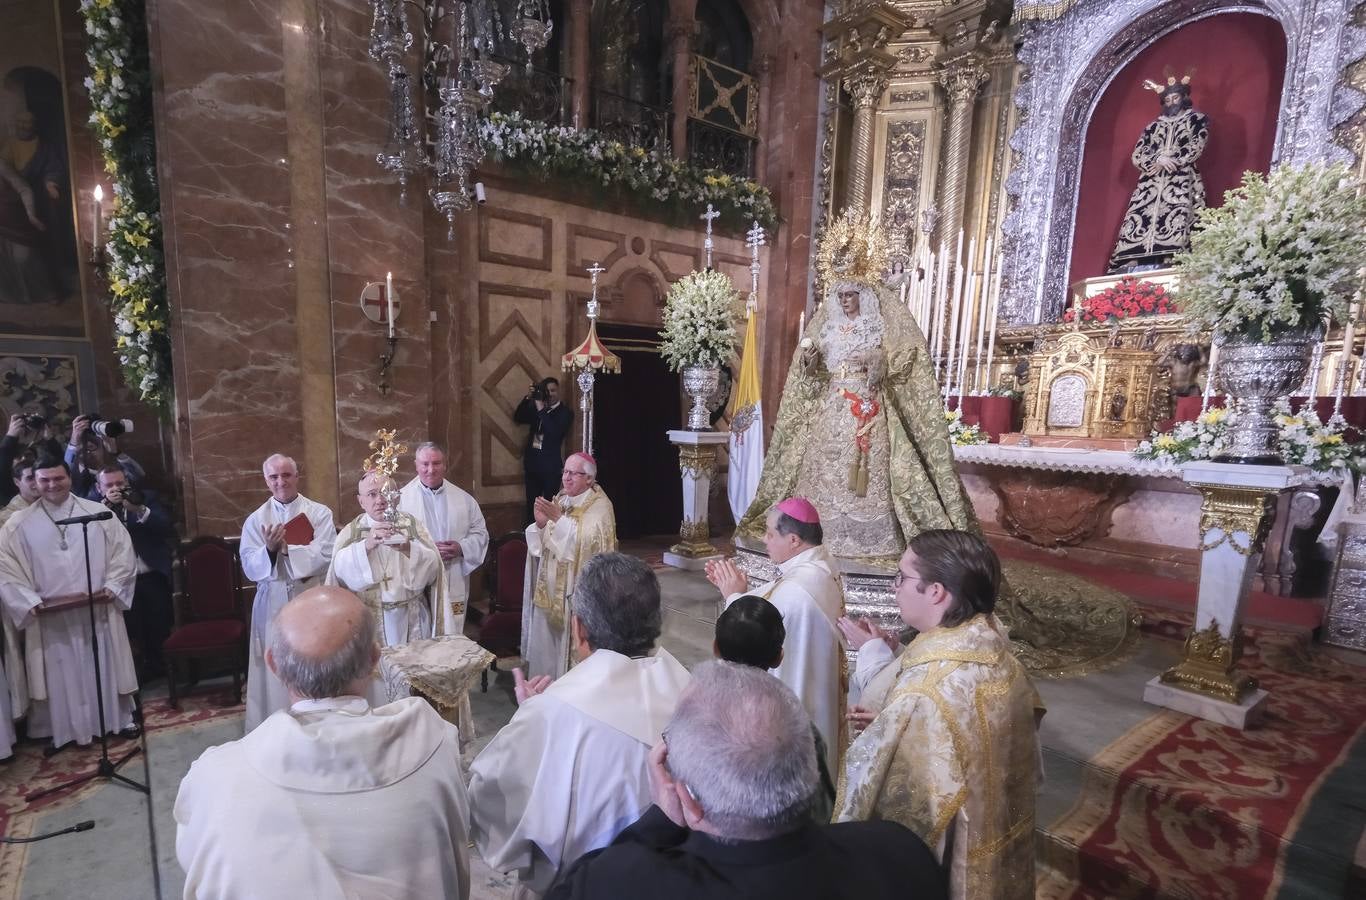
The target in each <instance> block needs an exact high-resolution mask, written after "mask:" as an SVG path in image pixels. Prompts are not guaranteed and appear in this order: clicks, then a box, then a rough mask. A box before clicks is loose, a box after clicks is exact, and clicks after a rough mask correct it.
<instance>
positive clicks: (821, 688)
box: [707, 497, 846, 757]
mask: <svg viewBox="0 0 1366 900" xmlns="http://www.w3.org/2000/svg"><path fill="white" fill-rule="evenodd" d="M823 538H824V535H823V534H822V532H821V519H820V516H819V515H818V514H817V512H816V508H815V507H814V506H812V505H811V503H810V501H808V500H806V499H804V498H802V497H789V498H788V499H786V500H784V501H782V502H781V503H779V504H778V505H777V506H775V507H774V508H773V509H772V510H770V511H769V514H768V521H767V523H766V527H765V530H764V547H765V548H766V549H767V551H768V556H769V559H771V560H772V561H773V562H774V563H775V564H777V566H778V577H777V578H775V579H774V580H773V581H769V582H765V583H764V584H762V585H760V586H759V587H757V588H755V589H753V590H749V589H748V580H747V579H746V578H745V574H744V573H743V572H741V571H740V569H739V567H738V566H736V565H735V563H734V562H732V561H730V560H717V561H715V562H711V563H708V564H707V579H708V580H709V581H711V583H712V584H714V585H716V587H717V588H718V589H720V591H721V594H722V595H723V596H724V597H725V598H726V604H727V605H729V604H731V603H733V602H735V601H736V600H738V599H739V598H740V597H742V596H744V595H745V594H753V595H755V596H757V597H763V598H764V599H765V600H767V601H768V602H770V603H772V604H773V605H774V606H776V607H778V611H779V612H781V613H782V614H783V627H784V628H785V629H786V630H787V638H786V639H785V640H784V641H783V660H782V662H781V663H779V664H778V666H777V667H775V668H774V669H773V670H772V671H773V674H774V675H777V676H778V678H780V679H781V680H782V681H783V683H784V684H786V685H787V686H788V687H790V688H792V692H793V693H794V694H796V695H797V696H798V697H800V698H801V700H802V705H803V706H805V707H806V711H807V714H808V715H810V716H811V721H812V722H814V723H815V724H816V728H817V729H819V730H820V733H821V738H822V739H823V740H824V741H825V745H826V746H827V747H829V748H831V753H832V757H837V756H838V753H839V748H841V747H843V746H844V741H843V738H842V733H841V729H842V728H843V721H844V695H845V691H846V666H845V659H844V644H843V641H841V639H840V632H839V619H840V616H842V615H843V614H844V591H843V589H842V588H841V587H840V580H839V563H837V562H836V561H835V558H834V557H833V556H831V555H830V553H829V551H827V550H826V549H825V547H824V546H822V543H821V542H822V540H823Z"/></svg>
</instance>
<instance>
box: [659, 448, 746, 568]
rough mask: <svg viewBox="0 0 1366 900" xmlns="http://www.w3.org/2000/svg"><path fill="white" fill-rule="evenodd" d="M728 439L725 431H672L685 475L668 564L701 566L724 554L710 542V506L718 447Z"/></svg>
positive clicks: (686, 566)
mask: <svg viewBox="0 0 1366 900" xmlns="http://www.w3.org/2000/svg"><path fill="white" fill-rule="evenodd" d="M729 439H730V435H729V434H728V433H727V432H724V431H684V430H682V429H679V430H675V431H670V432H669V441H670V442H671V443H673V444H674V445H675V446H677V447H678V469H679V472H680V473H681V474H682V476H683V522H682V524H680V525H679V527H678V543H677V544H674V545H673V546H672V547H670V548H669V549H668V550H667V551H665V553H664V563H665V565H670V566H673V567H674V568H676V569H701V568H702V567H703V566H705V565H706V564H707V561H708V560H712V559H720V558H721V553H720V552H719V551H718V550H717V549H716V548H715V547H713V546H712V544H711V526H710V523H709V522H708V521H707V518H708V513H707V510H708V507H709V506H710V501H711V479H712V476H713V475H715V474H716V448H717V447H719V446H720V445H722V444H724V443H726V442H727V441H728V440H729Z"/></svg>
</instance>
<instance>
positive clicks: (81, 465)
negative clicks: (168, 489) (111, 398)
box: [65, 413, 147, 500]
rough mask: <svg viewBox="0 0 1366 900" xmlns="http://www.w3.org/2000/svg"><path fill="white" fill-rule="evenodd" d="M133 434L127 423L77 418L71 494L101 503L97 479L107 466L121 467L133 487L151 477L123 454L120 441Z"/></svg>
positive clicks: (71, 446)
mask: <svg viewBox="0 0 1366 900" xmlns="http://www.w3.org/2000/svg"><path fill="white" fill-rule="evenodd" d="M132 430H133V423H132V422H130V421H129V420H127V419H112V420H111V419H105V418H104V417H102V416H101V415H100V414H99V413H87V414H85V415H81V416H77V417H76V418H75V419H74V420H73V421H72V423H71V440H70V441H69V442H68V443H67V446H66V454H65V459H66V464H67V466H68V467H69V468H70V469H71V492H72V493H73V494H76V495H77V496H79V497H84V498H85V499H87V500H99V499H100V493H99V490H98V489H97V486H96V484H95V476H96V475H97V474H98V473H99V471H100V470H101V469H103V468H104V467H105V466H110V465H117V466H118V467H119V468H120V469H122V470H123V473H124V474H125V475H126V476H128V483H129V484H137V483H138V482H140V481H142V480H143V479H144V478H146V477H147V473H146V472H144V471H143V469H142V466H140V465H138V462H137V460H135V459H133V458H132V457H131V456H129V455H128V454H126V453H120V452H119V444H118V438H119V437H120V436H121V435H123V434H126V433H127V432H129V431H132Z"/></svg>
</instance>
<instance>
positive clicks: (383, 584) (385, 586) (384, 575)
mask: <svg viewBox="0 0 1366 900" xmlns="http://www.w3.org/2000/svg"><path fill="white" fill-rule="evenodd" d="M389 581H390V578H389V573H388V572H385V571H381V572H380V573H379V589H380V590H381V591H388V590H389Z"/></svg>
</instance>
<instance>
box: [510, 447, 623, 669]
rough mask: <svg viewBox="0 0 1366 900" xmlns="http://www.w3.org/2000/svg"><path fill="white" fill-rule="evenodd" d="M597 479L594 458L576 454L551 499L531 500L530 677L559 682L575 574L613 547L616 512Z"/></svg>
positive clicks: (525, 617) (525, 621)
mask: <svg viewBox="0 0 1366 900" xmlns="http://www.w3.org/2000/svg"><path fill="white" fill-rule="evenodd" d="M597 475H598V466H597V462H596V461H595V460H594V459H593V457H591V456H589V455H588V454H587V453H575V454H573V455H571V456H570V457H569V458H568V459H566V460H565V461H564V471H563V472H562V473H561V491H560V493H559V494H557V495H556V496H555V499H553V500H546V499H543V498H539V497H538V498H537V499H536V501H535V504H534V508H533V510H532V513H533V518H534V521H533V522H532V523H531V524H530V525H528V526H527V529H526V542H527V571H526V582H525V588H524V590H523V598H524V602H523V604H522V653H523V655H524V656H525V657H526V661H527V669H528V672H527V674H528V675H549V676H551V677H552V678H558V677H560V676H561V675H563V674H564V673H565V672H567V671H569V665H570V661H569V653H570V643H571V642H570V640H569V602H570V598H571V597H573V595H574V585H575V583H576V582H577V581H578V577H579V571H580V570H581V569H582V568H583V566H584V564H585V563H587V562H588V560H590V559H592V558H593V557H594V556H596V555H597V554H599V553H609V552H612V551H614V550H616V549H617V519H616V512H615V511H614V510H613V508H612V501H611V499H609V498H608V496H607V494H606V492H604V491H603V489H602V488H601V487H599V486H598V484H597Z"/></svg>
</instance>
